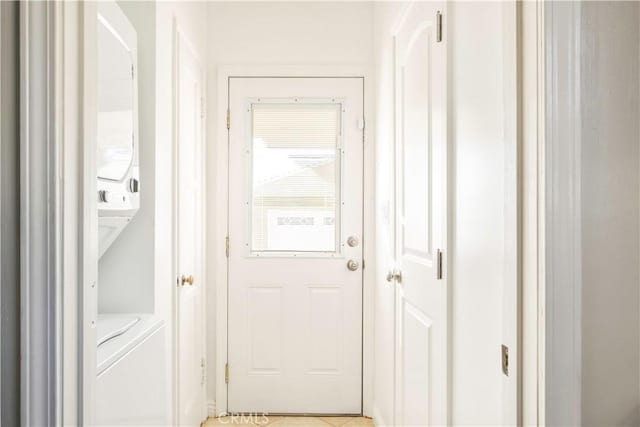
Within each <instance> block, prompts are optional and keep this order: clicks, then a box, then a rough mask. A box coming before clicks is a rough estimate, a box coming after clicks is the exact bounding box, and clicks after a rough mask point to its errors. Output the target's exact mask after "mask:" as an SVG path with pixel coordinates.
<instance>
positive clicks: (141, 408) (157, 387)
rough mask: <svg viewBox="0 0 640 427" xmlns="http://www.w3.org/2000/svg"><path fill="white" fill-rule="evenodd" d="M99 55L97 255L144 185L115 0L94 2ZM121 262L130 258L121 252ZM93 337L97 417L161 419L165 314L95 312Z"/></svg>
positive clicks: (128, 51) (125, 39)
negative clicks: (95, 359) (95, 324)
mask: <svg viewBox="0 0 640 427" xmlns="http://www.w3.org/2000/svg"><path fill="white" fill-rule="evenodd" d="M97 58H98V64H97V65H98V66H97V82H98V87H97V103H98V117H97V130H98V132H97V156H96V157H97V171H98V179H97V191H98V230H99V236H98V241H99V255H100V257H102V256H103V255H104V254H105V253H107V252H108V251H109V249H110V248H111V247H112V244H113V243H114V242H115V241H116V240H117V238H118V236H120V234H121V233H122V231H123V230H124V229H125V228H126V227H127V226H128V225H129V224H130V222H131V220H132V218H133V217H134V216H135V215H136V213H137V212H138V210H139V208H140V191H141V186H140V182H139V176H140V175H139V159H138V155H139V141H138V99H137V98H138V72H137V71H138V70H137V35H136V30H135V28H134V27H133V25H132V24H131V22H130V21H129V19H128V18H127V16H126V15H125V13H124V12H123V11H122V9H121V8H120V7H119V6H118V4H117V3H116V2H115V1H105V2H99V3H98V15H97ZM113 249H114V250H116V249H117V248H115V247H113ZM111 255H114V254H111ZM117 255H118V254H115V256H117ZM122 262H131V260H130V259H128V258H127V257H125V256H123V259H122ZM99 268H100V267H99ZM99 286H100V283H99ZM122 298H123V299H125V298H127V295H122ZM115 311H119V310H115ZM97 339H98V340H97V343H96V345H97V378H96V402H95V410H96V414H95V416H96V424H97V425H103V426H116V425H164V424H166V419H167V418H166V413H167V408H166V401H167V399H166V395H167V394H166V393H167V390H166V381H165V378H166V375H165V371H166V369H165V360H164V357H163V355H164V354H165V336H164V325H163V322H162V320H160V319H158V317H156V316H155V315H154V314H153V313H129V312H113V313H98V322H97Z"/></svg>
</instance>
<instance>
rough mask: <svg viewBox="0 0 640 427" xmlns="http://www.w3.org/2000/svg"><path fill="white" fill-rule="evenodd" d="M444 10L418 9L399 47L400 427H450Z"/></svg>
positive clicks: (438, 6) (409, 18)
mask: <svg viewBox="0 0 640 427" xmlns="http://www.w3.org/2000/svg"><path fill="white" fill-rule="evenodd" d="M442 6H444V4H443V3H435V2H429V3H421V2H416V3H413V4H412V5H411V6H410V10H409V11H408V13H407V14H406V15H405V20H404V22H403V23H402V25H401V26H400V27H399V30H398V32H397V33H396V35H395V44H396V50H395V54H396V120H397V122H396V130H397V135H396V198H397V199H396V200H397V203H396V210H397V211H396V256H397V260H396V263H397V271H399V275H398V276H397V285H396V289H397V290H396V322H397V323H396V326H397V331H396V340H397V342H396V402H397V405H396V425H402V426H428V425H447V423H448V419H447V392H448V391H447V369H448V367H447V335H446V334H447V303H448V302H447V292H446V282H445V280H444V277H443V278H442V279H440V278H439V276H438V275H439V272H440V271H441V270H440V269H439V266H438V251H439V250H443V249H444V244H445V238H446V233H445V221H444V220H445V212H446V210H445V202H446V199H445V197H444V196H445V192H444V189H445V183H446V181H445V176H446V175H445V172H446V169H445V164H446V157H445V154H446V151H445V150H446V139H445V135H446V133H445V125H446V122H445V111H446V74H445V67H446V56H445V47H444V42H438V41H437V39H436V37H437V13H438V11H442V8H441V7H442Z"/></svg>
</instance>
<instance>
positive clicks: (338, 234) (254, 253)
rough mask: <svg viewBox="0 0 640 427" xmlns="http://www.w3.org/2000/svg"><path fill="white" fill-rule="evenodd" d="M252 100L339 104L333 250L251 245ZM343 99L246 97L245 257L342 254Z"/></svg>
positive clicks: (267, 103)
mask: <svg viewBox="0 0 640 427" xmlns="http://www.w3.org/2000/svg"><path fill="white" fill-rule="evenodd" d="M254 104H263V105H305V104H307V105H320V104H328V105H336V106H338V105H339V106H340V108H339V110H340V120H339V123H338V127H339V131H340V132H339V135H340V140H338V141H336V145H335V149H336V157H337V160H338V161H339V165H338V173H337V177H338V178H339V181H338V185H337V186H336V189H337V190H338V191H337V192H336V195H335V196H336V202H335V203H336V208H335V221H336V222H335V223H337V224H338V226H337V227H336V229H335V239H334V250H333V251H320V250H317V251H316V250H309V251H303V250H255V249H254V248H253V242H252V241H251V240H252V238H253V216H252V215H253V211H254V207H253V195H254V190H253V170H254V165H253V164H252V163H253V159H254V157H253V108H254ZM344 104H345V99H343V98H339V97H333V98H332V97H325V98H249V99H247V100H246V103H245V110H246V111H247V112H250V113H251V120H244V126H245V130H246V132H245V134H246V135H247V139H246V141H245V144H246V150H247V153H248V154H249V156H248V157H247V161H248V163H249V165H248V167H247V171H248V173H247V177H246V183H245V185H247V188H248V192H247V195H249V197H250V200H247V206H248V210H247V218H246V227H247V230H246V234H245V235H246V236H247V239H248V240H247V241H246V242H245V247H246V248H247V254H246V256H248V257H256V258H344V257H345V256H344V253H343V250H342V249H343V248H344V242H345V240H346V236H345V235H343V230H342V207H341V206H340V202H341V201H342V197H343V195H344V184H343V182H344V180H343V177H344V174H345V167H344V155H343V154H344V150H343V146H342V135H343V133H344V123H343V113H344V111H345V110H344V108H345V106H344Z"/></svg>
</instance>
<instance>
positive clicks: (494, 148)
mask: <svg viewBox="0 0 640 427" xmlns="http://www.w3.org/2000/svg"><path fill="white" fill-rule="evenodd" d="M501 7H502V6H501V4H500V3H499V2H468V3H464V2H452V3H450V7H449V10H448V15H449V17H448V19H447V23H448V25H450V28H449V30H448V35H449V43H450V68H449V77H450V79H451V81H450V83H451V106H450V109H449V111H450V116H449V119H450V123H451V124H450V127H449V129H450V132H451V133H450V138H451V144H452V145H453V146H452V149H453V151H452V152H453V158H452V163H451V164H450V168H451V176H452V178H453V194H451V196H452V198H453V206H452V210H453V212H452V218H451V221H452V224H451V225H452V233H451V235H452V242H451V247H450V251H451V258H450V259H452V262H453V274H452V279H453V280H452V283H451V286H452V294H453V299H452V303H453V314H452V319H453V320H452V321H453V325H452V326H453V328H452V331H453V336H452V350H453V378H452V379H453V384H452V386H453V394H452V405H453V406H452V407H453V414H452V415H453V416H452V423H453V424H454V425H498V424H500V423H501V419H502V405H501V399H502V396H501V388H500V382H501V378H502V377H501V376H502V373H501V370H500V369H501V366H500V345H501V343H502V340H501V338H502V337H501V332H502V321H501V307H502V299H501V298H502V286H503V269H504V266H503V262H504V257H503V250H504V216H503V209H504V207H503V206H504V188H503V184H504V168H505V164H504V158H503V155H504V141H503V134H502V133H503V121H502V118H503V104H502V102H503V86H502V71H503V68H502V67H503V62H502V61H503V57H502V27H501V23H502V19H498V17H501V15H502V13H501V12H502V11H501Z"/></svg>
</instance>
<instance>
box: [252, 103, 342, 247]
mask: <svg viewBox="0 0 640 427" xmlns="http://www.w3.org/2000/svg"><path fill="white" fill-rule="evenodd" d="M340 112H341V105H340V104H335V103H326V104H321V103H318V104H306V103H305V104H302V103H279V104H277V103H273V104H264V103H255V104H253V105H252V108H251V113H252V116H251V122H252V123H251V125H252V132H251V134H252V139H251V153H252V178H251V186H252V188H251V190H252V192H251V202H250V203H251V230H252V232H251V249H252V251H254V252H256V251H280V252H336V247H337V245H336V242H337V238H336V236H337V234H338V232H339V215H338V212H339V205H340V203H339V200H340V191H339V189H340V147H339V141H340V118H341V117H340Z"/></svg>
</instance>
